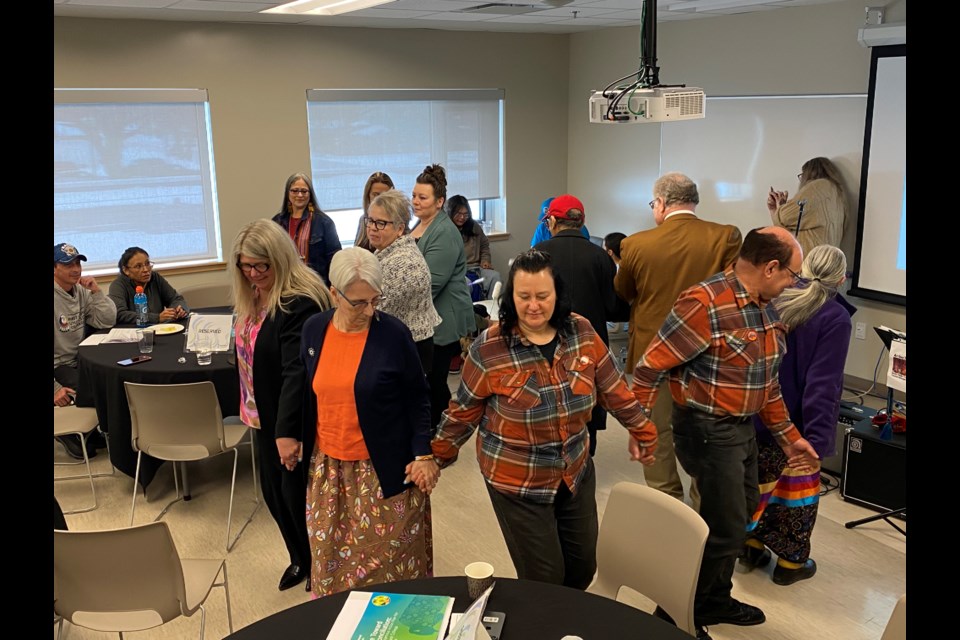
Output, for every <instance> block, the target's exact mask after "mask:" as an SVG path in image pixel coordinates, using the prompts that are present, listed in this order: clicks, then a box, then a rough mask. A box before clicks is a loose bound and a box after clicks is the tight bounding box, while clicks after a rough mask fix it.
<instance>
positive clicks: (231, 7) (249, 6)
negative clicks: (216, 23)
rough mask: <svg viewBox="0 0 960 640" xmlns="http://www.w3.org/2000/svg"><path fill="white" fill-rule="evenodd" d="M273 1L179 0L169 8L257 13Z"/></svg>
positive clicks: (270, 5) (271, 5)
mask: <svg viewBox="0 0 960 640" xmlns="http://www.w3.org/2000/svg"><path fill="white" fill-rule="evenodd" d="M275 4H276V3H273V2H230V1H229V0H179V2H177V3H176V4H175V5H172V6H171V7H170V8H171V9H184V10H187V11H231V12H233V11H235V12H239V13H259V12H260V11H263V10H264V9H269V8H271V7H273V6H275Z"/></svg>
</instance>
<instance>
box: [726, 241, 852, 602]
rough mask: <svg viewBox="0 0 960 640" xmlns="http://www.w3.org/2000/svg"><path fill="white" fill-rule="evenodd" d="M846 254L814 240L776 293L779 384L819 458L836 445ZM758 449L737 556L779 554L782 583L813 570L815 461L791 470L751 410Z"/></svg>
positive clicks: (760, 560) (750, 561)
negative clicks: (781, 350)
mask: <svg viewBox="0 0 960 640" xmlns="http://www.w3.org/2000/svg"><path fill="white" fill-rule="evenodd" d="M846 270H847V260H846V258H845V257H844V255H843V252H842V251H840V249H838V248H836V247H833V246H830V245H820V246H817V247H814V248H813V249H812V250H811V251H810V253H809V254H807V256H806V257H805V258H804V260H803V267H802V269H801V272H800V282H799V284H798V286H797V287H796V288H792V289H787V290H786V291H784V292H783V293H782V294H781V295H780V297H779V298H777V299H776V300H775V301H774V303H773V304H774V305H776V307H777V311H778V312H779V314H780V319H781V320H782V321H783V323H784V324H785V325H786V327H787V331H788V334H787V354H786V356H784V358H783V361H782V363H781V365H780V374H779V376H780V390H781V392H782V393H783V399H784V401H785V402H786V404H787V409H788V411H789V412H790V418H791V420H793V423H794V424H795V425H796V426H797V429H799V430H800V433H801V434H803V437H804V438H806V439H807V441H809V442H810V444H811V445H812V446H813V448H814V449H816V451H817V455H818V456H819V457H820V459H821V460H823V459H824V458H826V457H829V456H832V455H834V453H835V446H836V442H835V440H836V432H837V420H838V416H839V413H840V395H841V393H842V391H843V368H844V364H845V363H846V359H847V349H848V348H849V346H850V329H851V321H850V316H852V315H853V313H854V312H855V311H856V308H854V307H853V306H852V305H851V304H850V303H848V302H847V301H846V300H845V299H844V298H843V296H841V295H840V294H839V293H838V289H839V287H840V285H841V284H843V282H844V280H845V279H846ZM754 426H755V427H756V429H757V447H758V449H759V481H760V503H759V505H758V506H757V509H756V511H755V512H754V514H753V517H752V518H751V521H750V523H749V524H748V525H747V543H746V547H745V548H744V550H743V553H742V554H741V556H740V564H741V566H742V567H745V568H746V570H747V571H750V570H752V569H753V568H755V567H763V566H766V565H767V564H769V562H770V559H771V557H772V556H771V551H772V552H773V553H776V554H777V556H778V560H777V566H776V568H775V569H774V571H773V581H774V582H775V583H776V584H779V585H788V584H793V583H794V582H797V581H798V580H804V579H806V578H810V577H813V574H814V573H816V571H817V563H816V562H814V561H813V559H812V558H810V534H811V533H812V531H813V525H814V523H815V522H816V519H817V503H818V501H819V496H820V466H819V464H817V466H816V468H815V469H814V470H813V471H812V472H802V473H800V472H796V471H793V470H792V469H790V468H789V467H788V466H787V458H786V456H784V454H783V451H782V449H781V448H780V446H779V445H777V444H776V443H775V442H774V441H773V439H772V438H771V437H770V435H769V433H768V431H767V430H766V428H764V427H763V425H762V423H761V422H760V421H759V420H758V419H756V418H754Z"/></svg>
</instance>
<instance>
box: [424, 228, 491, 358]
mask: <svg viewBox="0 0 960 640" xmlns="http://www.w3.org/2000/svg"><path fill="white" fill-rule="evenodd" d="M419 224H420V223H419V222H418V223H417V225H419ZM414 229H416V226H414ZM417 248H418V249H420V253H422V254H423V258H424V260H426V261H427V267H428V268H429V269H430V284H431V288H432V291H433V306H434V307H436V309H437V313H439V314H440V317H441V318H443V322H441V323H440V324H439V325H437V328H436V329H435V330H434V333H433V343H434V344H436V345H438V346H443V345H447V344H451V343H453V342H456V341H457V340H459V339H460V338H461V337H463V336H466V335H469V334H470V333H473V332H474V331H476V329H477V325H476V322H475V321H474V318H473V301H472V300H471V299H470V290H469V289H468V288H467V261H466V258H465V257H464V252H463V239H462V238H461V237H460V230H459V229H457V225H455V224H453V221H452V220H450V217H449V216H447V215H446V214H444V212H443V211H441V212H439V213H438V214H437V217H436V218H434V220H433V222H432V223H430V226H429V227H427V229H426V231H424V232H423V235H422V236H420V239H419V240H418V241H417Z"/></svg>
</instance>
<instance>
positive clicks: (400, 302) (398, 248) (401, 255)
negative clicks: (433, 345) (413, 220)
mask: <svg viewBox="0 0 960 640" xmlns="http://www.w3.org/2000/svg"><path fill="white" fill-rule="evenodd" d="M374 255H376V256H377V259H379V260H380V267H381V268H382V269H383V295H384V300H383V303H382V304H381V305H380V310H381V311H383V312H384V313H389V314H390V315H392V316H395V317H397V318H399V319H400V320H401V321H402V322H403V324H405V325H407V327H409V329H410V333H412V334H413V339H414V341H415V342H420V341H421V340H426V339H427V338H431V337H433V328H434V327H435V326H437V325H438V324H440V322H441V321H442V318H441V317H440V314H439V313H437V310H436V308H435V307H434V306H433V290H432V289H431V282H430V268H429V267H427V261H426V260H424V259H423V254H422V253H420V250H419V249H417V243H416V241H415V240H414V239H413V237H412V236H408V235H403V236H400V237H399V238H397V239H396V240H394V241H393V242H392V243H391V244H390V246H389V247H387V248H386V249H378V250H377V251H375V252H374Z"/></svg>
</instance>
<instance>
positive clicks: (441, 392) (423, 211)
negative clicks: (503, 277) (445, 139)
mask: <svg viewBox="0 0 960 640" xmlns="http://www.w3.org/2000/svg"><path fill="white" fill-rule="evenodd" d="M446 199H447V175H446V172H445V171H444V170H443V167H441V166H440V165H438V164H434V165H430V166H428V167H426V168H425V169H424V170H423V173H421V174H420V175H419V176H417V183H416V184H415V185H414V187H413V198H411V200H412V202H413V215H415V216H416V217H417V224H416V225H415V226H414V227H413V229H412V230H411V231H410V236H411V237H412V238H413V239H414V240H416V241H417V248H418V249H420V253H422V254H423V259H424V260H426V261H427V267H429V269H430V285H431V291H432V293H433V306H434V307H435V308H436V309H437V313H439V314H440V317H441V318H442V319H443V321H442V322H441V323H440V324H439V325H438V326H437V328H436V330H435V331H434V333H433V365H432V367H431V368H430V372H429V374H428V375H427V379H428V381H429V383H430V425H431V427H433V428H436V426H437V423H439V422H440V415H441V413H442V412H443V410H444V409H446V407H447V403H448V402H450V388H449V387H448V386H447V373H448V372H449V370H450V361H451V360H453V358H454V356H457V355H459V354H460V338H462V337H464V336H467V335H470V334H471V333H473V332H474V331H476V328H477V325H476V321H475V320H474V317H473V301H472V300H471V299H470V290H469V289H468V288H467V260H466V256H465V255H464V253H463V241H462V240H460V232H459V231H458V230H457V227H456V225H454V224H453V222H452V221H451V220H450V216H447V215H445V214H443V203H444V201H445V200H446Z"/></svg>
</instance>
